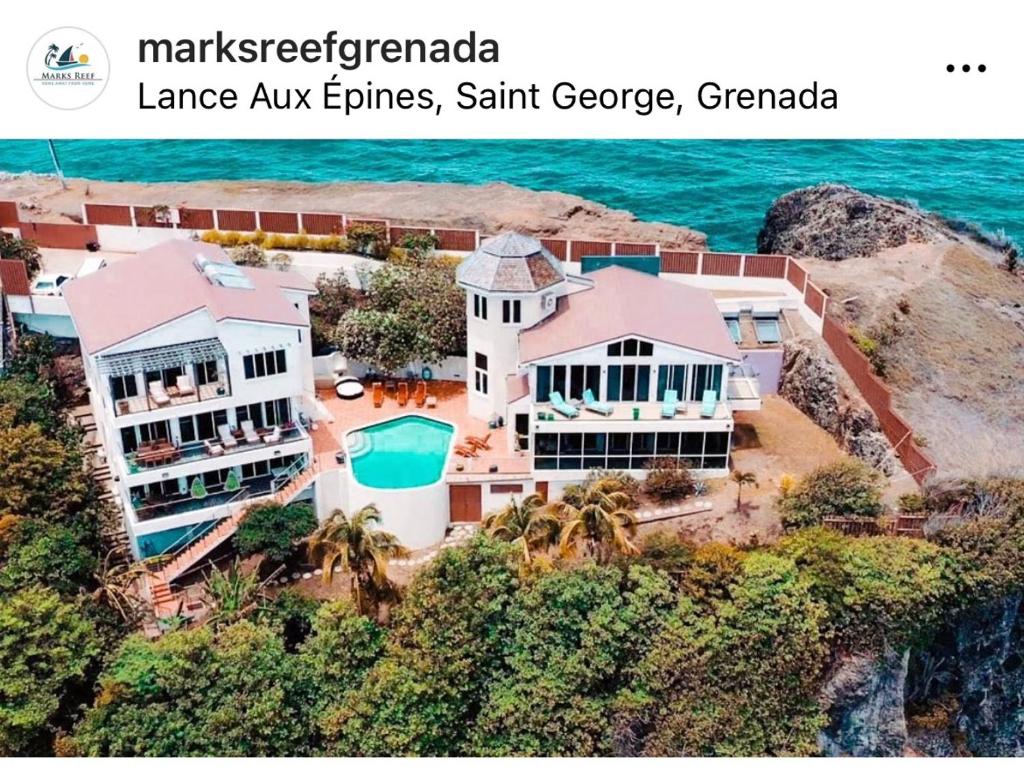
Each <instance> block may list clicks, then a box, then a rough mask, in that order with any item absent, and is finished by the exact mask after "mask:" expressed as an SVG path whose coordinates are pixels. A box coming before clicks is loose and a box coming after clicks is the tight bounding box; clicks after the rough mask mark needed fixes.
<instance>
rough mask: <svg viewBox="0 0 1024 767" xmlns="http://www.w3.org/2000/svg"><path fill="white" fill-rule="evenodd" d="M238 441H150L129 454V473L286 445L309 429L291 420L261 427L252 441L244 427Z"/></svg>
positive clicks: (235, 434) (295, 440)
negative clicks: (183, 443)
mask: <svg viewBox="0 0 1024 767" xmlns="http://www.w3.org/2000/svg"><path fill="white" fill-rule="evenodd" d="M233 436H234V443H235V444H234V445H227V444H225V443H224V441H223V440H221V439H208V440H204V441H202V442H194V443H191V444H188V445H180V446H179V445H173V444H171V443H170V442H167V441H158V442H148V443H145V444H144V445H142V446H140V448H139V449H138V450H137V451H135V452H134V453H127V454H125V457H124V460H125V465H126V467H127V469H128V473H129V474H139V473H142V472H144V471H150V470H153V469H166V468H168V467H171V466H181V465H182V464H187V463H193V462H195V461H205V460H208V459H210V458H220V457H222V456H225V455H232V456H233V455H242V454H244V453H247V452H251V451H253V450H262V449H264V448H267V447H273V446H276V445H286V444H290V443H293V442H298V441H299V440H303V439H306V437H307V436H308V435H307V434H306V430H305V429H303V428H302V426H301V425H299V424H298V423H288V424H285V425H283V426H281V427H278V428H274V427H271V428H267V429H257V430H256V431H255V438H254V439H252V441H249V440H247V439H246V437H245V434H244V433H243V432H241V431H237V432H233Z"/></svg>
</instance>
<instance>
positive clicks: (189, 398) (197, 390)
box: [114, 382, 231, 415]
mask: <svg viewBox="0 0 1024 767" xmlns="http://www.w3.org/2000/svg"><path fill="white" fill-rule="evenodd" d="M191 389H192V391H191V392H189V391H187V390H186V391H185V392H182V390H181V389H179V388H178V386H176V385H174V384H172V385H170V386H165V387H163V393H162V394H161V393H159V392H158V393H157V396H154V394H153V393H148V392H147V393H146V394H144V395H139V396H137V397H125V398H123V399H119V400H115V401H114V409H115V410H116V412H117V414H118V415H133V414H135V413H148V412H152V411H155V410H166V409H167V408H171V407H175V406H177V405H189V404H192V403H195V402H206V401H207V400H213V399H220V398H221V397H230V396H231V387H230V386H228V384H227V382H225V383H208V384H201V385H199V386H193V387H191Z"/></svg>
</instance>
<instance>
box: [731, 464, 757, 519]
mask: <svg viewBox="0 0 1024 767" xmlns="http://www.w3.org/2000/svg"><path fill="white" fill-rule="evenodd" d="M730 479H731V480H732V481H733V482H735V483H736V511H739V510H740V501H741V496H742V494H743V486H744V485H756V484H757V475H756V474H754V472H752V471H740V470H739V469H736V470H735V471H734V472H733V473H732V476H731V477H730Z"/></svg>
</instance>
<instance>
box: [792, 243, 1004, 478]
mask: <svg viewBox="0 0 1024 767" xmlns="http://www.w3.org/2000/svg"><path fill="white" fill-rule="evenodd" d="M812 275H813V277H814V279H815V280H816V281H818V283H819V284H820V285H822V286H823V287H825V288H826V289H827V290H828V291H829V292H830V294H831V295H832V298H833V301H832V307H833V310H837V311H839V313H840V316H841V317H842V318H843V319H844V320H846V321H847V322H849V323H852V324H855V325H856V326H857V327H859V328H861V329H863V330H864V331H866V332H867V333H868V335H871V336H873V337H874V336H876V335H877V332H876V329H877V327H878V324H879V323H880V322H885V321H887V320H888V319H889V318H892V317H896V318H897V326H898V328H899V329H900V332H899V334H898V336H897V337H896V338H895V340H894V341H893V342H892V343H891V344H890V345H888V346H887V348H886V350H885V357H886V359H887V360H888V370H887V372H886V379H887V381H888V382H889V383H890V384H891V386H892V387H893V391H894V395H895V398H894V403H895V406H896V408H897V410H899V412H900V413H901V414H902V415H903V416H904V417H905V418H906V419H907V421H908V422H909V423H910V424H911V426H912V427H913V428H914V431H915V433H916V434H917V435H919V436H920V437H921V438H923V440H924V444H925V446H926V449H927V450H928V451H929V452H930V454H931V455H932V457H933V459H934V460H935V461H936V463H937V464H938V466H939V472H940V474H958V475H967V476H970V475H986V474H992V473H1003V474H1011V475H1024V376H1022V375H1021V371H1022V370H1024V279H1021V278H1020V277H1019V276H1014V275H1011V274H1009V273H1008V272H1006V271H1005V270H1003V269H999V268H997V267H995V266H993V265H992V263H991V262H990V260H988V259H987V258H986V257H985V255H984V254H981V253H979V252H977V251H976V250H975V249H973V248H970V247H967V246H964V245H955V244H939V245H908V246H904V247H901V248H895V249H892V250H888V251H883V252H882V253H880V254H879V255H878V256H876V257H874V258H871V259H852V260H849V261H844V262H841V263H828V264H825V263H822V264H817V263H816V264H814V265H813V267H812Z"/></svg>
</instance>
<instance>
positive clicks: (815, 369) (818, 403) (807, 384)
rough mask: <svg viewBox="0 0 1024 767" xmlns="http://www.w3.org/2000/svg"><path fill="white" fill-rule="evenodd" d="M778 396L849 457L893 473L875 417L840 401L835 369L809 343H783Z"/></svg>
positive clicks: (892, 460)
mask: <svg viewBox="0 0 1024 767" xmlns="http://www.w3.org/2000/svg"><path fill="white" fill-rule="evenodd" d="M779 394H781V395H782V396H783V397H785V398H786V399H788V400H789V401H790V402H792V403H793V404H794V405H795V406H796V407H797V408H799V409H800V410H801V411H802V412H803V413H804V414H805V415H807V417H809V418H810V419H811V420H812V421H814V422H815V423H816V424H818V426H820V427H821V428H823V429H824V430H825V431H827V432H828V433H829V434H831V435H832V436H833V437H835V438H836V440H837V441H838V442H839V444H840V445H842V446H843V448H844V449H845V450H846V451H847V452H848V453H850V455H853V456H856V457H857V458H860V459H861V460H862V461H864V462H865V463H867V464H868V465H869V466H873V467H874V468H876V469H878V470H879V471H881V472H883V473H884V474H885V475H886V476H890V475H891V474H892V473H893V472H894V471H895V470H896V466H897V464H896V458H895V455H894V454H893V450H892V446H891V445H890V444H889V441H888V440H887V439H886V438H885V435H884V434H882V431H881V428H880V427H879V424H878V419H876V418H875V415H874V413H872V412H871V411H870V410H868V409H866V408H862V407H856V406H853V405H851V404H849V403H846V402H844V401H843V397H842V396H841V392H840V388H839V380H838V375H837V373H836V368H835V366H834V365H833V364H832V361H831V360H829V359H828V357H826V356H825V354H824V353H823V352H822V351H820V350H819V349H817V348H815V347H814V346H813V345H812V344H811V343H810V342H808V341H806V340H802V339H796V340H790V341H787V342H786V344H785V347H784V350H783V361H782V372H781V374H780V378H779Z"/></svg>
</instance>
